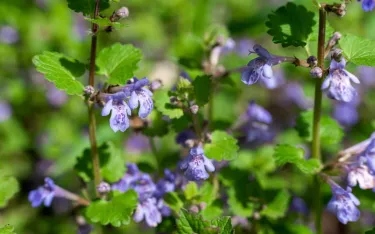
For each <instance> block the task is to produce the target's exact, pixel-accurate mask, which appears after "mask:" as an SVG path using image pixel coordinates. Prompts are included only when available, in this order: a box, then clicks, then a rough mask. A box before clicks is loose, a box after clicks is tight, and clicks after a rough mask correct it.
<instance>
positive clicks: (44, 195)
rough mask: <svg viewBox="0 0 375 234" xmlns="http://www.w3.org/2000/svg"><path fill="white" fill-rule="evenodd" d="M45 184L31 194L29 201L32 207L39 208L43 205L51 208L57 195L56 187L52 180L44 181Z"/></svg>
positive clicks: (46, 179)
mask: <svg viewBox="0 0 375 234" xmlns="http://www.w3.org/2000/svg"><path fill="white" fill-rule="evenodd" d="M44 182H45V184H44V185H43V186H40V187H39V188H37V189H35V190H32V191H31V192H30V193H29V201H30V202H31V206H32V207H38V206H40V205H41V204H42V203H44V205H45V206H50V205H51V203H52V200H53V198H54V196H55V193H56V191H55V190H56V185H55V183H54V182H53V180H52V179H50V178H48V177H47V178H45V179H44Z"/></svg>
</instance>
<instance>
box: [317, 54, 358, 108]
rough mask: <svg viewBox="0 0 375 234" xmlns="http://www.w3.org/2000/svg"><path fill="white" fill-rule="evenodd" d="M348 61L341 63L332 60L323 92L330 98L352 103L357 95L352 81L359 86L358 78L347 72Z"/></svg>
mask: <svg viewBox="0 0 375 234" xmlns="http://www.w3.org/2000/svg"><path fill="white" fill-rule="evenodd" d="M345 65H346V61H345V59H344V58H342V59H341V61H340V62H337V61H335V60H334V59H332V61H331V65H330V67H329V74H328V76H327V78H326V79H325V80H324V82H323V84H322V90H324V91H325V93H326V94H327V96H328V97H329V98H332V99H335V100H338V101H343V102H350V101H351V100H353V98H354V97H355V96H356V95H357V91H356V90H355V89H354V88H353V86H352V85H351V83H350V81H352V82H354V83H357V84H359V83H360V82H359V80H358V78H357V77H356V76H355V75H353V74H352V73H350V72H348V71H347V70H345V69H344V68H345Z"/></svg>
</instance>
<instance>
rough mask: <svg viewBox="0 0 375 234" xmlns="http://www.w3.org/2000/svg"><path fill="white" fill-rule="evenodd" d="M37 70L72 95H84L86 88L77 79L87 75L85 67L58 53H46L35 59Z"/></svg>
mask: <svg viewBox="0 0 375 234" xmlns="http://www.w3.org/2000/svg"><path fill="white" fill-rule="evenodd" d="M33 63H34V65H35V66H36V70H37V71H39V72H41V73H43V74H44V77H45V78H46V79H47V80H49V81H51V82H52V83H54V84H55V86H56V88H58V89H60V90H64V91H65V92H66V93H67V94H70V95H82V93H83V89H84V86H83V84H82V83H81V82H79V81H78V80H76V78H78V77H80V76H82V75H83V74H84V73H85V65H84V64H83V63H81V62H79V61H78V60H76V59H72V58H69V57H67V56H65V55H63V54H60V53H57V52H50V51H45V52H43V54H40V55H36V56H34V57H33Z"/></svg>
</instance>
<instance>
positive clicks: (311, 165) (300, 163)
mask: <svg viewBox="0 0 375 234" xmlns="http://www.w3.org/2000/svg"><path fill="white" fill-rule="evenodd" d="M274 158H275V161H276V164H277V165H279V166H282V165H284V164H286V163H292V164H295V165H296V166H297V167H298V169H300V170H301V171H302V172H303V173H305V174H313V173H316V172H318V171H319V170H320V167H321V165H320V162H319V160H317V159H309V160H305V159H304V150H303V149H302V148H297V147H294V146H291V145H287V144H283V145H277V146H276V147H275V153H274Z"/></svg>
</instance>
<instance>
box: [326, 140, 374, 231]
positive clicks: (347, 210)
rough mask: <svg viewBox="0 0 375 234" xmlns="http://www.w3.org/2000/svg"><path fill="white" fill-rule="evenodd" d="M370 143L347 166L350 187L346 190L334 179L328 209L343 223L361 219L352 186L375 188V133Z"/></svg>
mask: <svg viewBox="0 0 375 234" xmlns="http://www.w3.org/2000/svg"><path fill="white" fill-rule="evenodd" d="M368 141H369V144H368V145H367V147H366V148H365V150H364V151H363V152H361V153H360V154H359V155H358V157H356V159H355V160H354V161H353V162H352V163H351V164H350V165H348V166H347V172H348V173H347V182H348V185H349V187H347V189H346V190H344V189H343V188H342V187H340V186H339V185H337V184H336V183H335V182H333V181H332V180H330V179H329V180H328V183H329V184H330V185H331V188H332V194H333V197H332V199H331V201H330V202H329V204H328V209H329V210H330V211H332V212H334V213H336V215H337V218H338V219H339V221H340V222H341V223H343V224H346V223H347V222H349V221H350V222H354V221H357V220H358V219H359V216H360V212H359V210H358V209H357V207H356V206H358V205H359V204H360V202H359V200H358V199H357V198H356V197H355V196H354V195H353V194H352V193H351V187H355V186H357V185H358V186H359V187H360V188H361V189H372V190H374V189H375V134H373V135H372V136H371V137H370V139H369V140H368Z"/></svg>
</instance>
